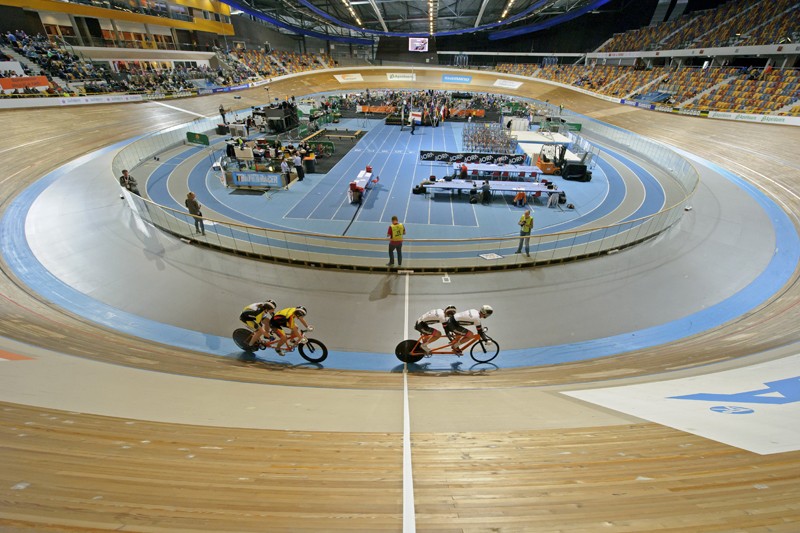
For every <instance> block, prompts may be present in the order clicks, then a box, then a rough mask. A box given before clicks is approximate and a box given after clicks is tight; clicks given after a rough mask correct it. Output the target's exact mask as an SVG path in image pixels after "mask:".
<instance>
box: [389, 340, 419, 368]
mask: <svg viewBox="0 0 800 533" xmlns="http://www.w3.org/2000/svg"><path fill="white" fill-rule="evenodd" d="M416 345H417V341H415V340H414V339H406V340H404V341H402V342H401V343H400V344H398V345H397V346H396V347H395V349H394V355H395V357H397V358H398V359H400V360H401V361H402V362H404V363H416V362H418V361H421V360H422V358H423V357H425V354H417V353H414V347H415V346H416Z"/></svg>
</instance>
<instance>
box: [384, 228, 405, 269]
mask: <svg viewBox="0 0 800 533" xmlns="http://www.w3.org/2000/svg"><path fill="white" fill-rule="evenodd" d="M405 234H406V228H405V227H404V226H403V225H402V224H401V223H400V222H398V221H397V217H392V225H391V226H389V230H388V231H387V232H386V236H387V237H389V262H388V263H386V266H388V267H393V266H394V251H395V250H397V266H401V265H402V264H403V235H405Z"/></svg>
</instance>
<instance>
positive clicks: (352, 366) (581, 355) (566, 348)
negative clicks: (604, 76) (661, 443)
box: [0, 141, 800, 371]
mask: <svg viewBox="0 0 800 533" xmlns="http://www.w3.org/2000/svg"><path fill="white" fill-rule="evenodd" d="M129 142H130V141H125V142H122V143H118V144H116V145H113V146H110V147H106V148H104V149H101V150H99V151H97V152H94V153H91V154H88V155H86V156H83V157H81V158H78V159H76V160H74V161H72V162H70V163H68V164H66V165H64V166H63V167H61V168H59V169H57V170H55V171H53V172H51V173H49V174H47V175H46V176H44V177H43V178H41V179H40V180H38V181H36V182H35V183H34V184H32V185H31V186H29V187H28V188H27V189H25V190H24V191H23V192H22V193H21V194H20V195H18V196H17V197H16V198H15V199H14V200H13V201H12V202H11V204H10V205H9V206H8V208H7V209H6V212H5V213H4V215H3V218H2V219H1V220H0V238H1V239H2V242H3V247H2V253H3V257H4V259H5V261H6V263H7V264H8V265H9V267H10V268H11V269H12V270H13V272H14V273H15V275H17V276H18V277H19V278H20V279H21V280H22V282H23V283H25V284H26V285H27V286H29V287H30V288H31V289H33V290H34V291H36V292H38V293H39V294H42V295H43V296H45V297H46V298H48V299H49V300H51V301H52V302H54V303H55V304H56V305H58V306H60V307H62V308H64V309H66V310H68V311H70V312H72V313H75V314H77V315H79V316H83V317H85V318H86V319H88V320H91V321H94V322H97V323H99V324H102V325H104V326H106V327H109V328H111V329H115V330H118V331H121V332H124V333H127V334H130V335H135V336H138V337H142V338H146V339H149V340H152V341H155V342H159V343H163V344H167V345H172V346H176V347H180V348H183V349H189V350H195V351H201V352H206V353H211V354H215V355H221V356H226V357H236V356H239V355H240V352H239V350H238V349H236V348H235V346H234V345H233V342H232V341H231V340H230V339H228V338H225V337H217V336H213V335H208V334H205V333H202V332H197V331H190V330H186V329H183V328H178V327H175V326H170V325H167V324H162V323H158V322H155V321H152V320H149V319H146V318H142V317H139V316H136V315H132V314H130V313H127V312H124V311H120V310H118V309H115V308H112V307H110V306H108V305H106V304H103V303H101V302H98V301H96V300H94V299H92V298H91V297H89V296H88V295H86V294H83V293H80V292H78V291H76V290H74V289H73V288H71V287H69V286H68V285H66V284H65V283H64V282H62V281H61V280H60V279H57V278H55V277H54V276H53V275H52V274H51V273H50V272H49V271H47V270H46V269H45V268H44V267H43V266H42V265H41V264H40V263H39V262H38V260H37V259H36V257H35V255H34V254H33V253H32V251H31V249H30V247H29V246H28V243H27V240H26V236H25V220H26V218H27V214H28V211H29V209H30V206H31V205H32V204H33V202H34V201H35V199H36V198H37V197H38V196H39V194H41V192H42V191H44V190H45V189H46V188H47V187H48V186H49V185H50V184H52V183H53V182H54V181H55V180H57V179H58V178H59V177H61V176H64V175H66V174H67V173H69V172H73V171H75V170H76V169H79V167H81V166H82V165H83V164H84V163H85V162H88V161H89V160H91V159H92V158H95V157H97V156H98V154H103V153H106V152H108V151H111V150H116V149H118V148H119V147H121V146H124V145H125V144H128V143H129ZM678 151H679V152H681V153H683V155H684V156H685V157H688V158H691V159H694V160H696V161H699V162H702V163H703V164H705V165H706V166H708V167H709V168H712V169H713V170H715V171H716V172H717V173H719V174H721V175H723V176H725V177H726V178H727V179H729V180H730V181H732V182H733V183H735V184H737V185H738V186H739V187H741V188H742V189H743V190H744V191H745V192H746V193H747V194H749V195H750V196H752V197H753V198H754V199H755V200H756V201H757V202H758V204H759V205H760V206H761V207H762V208H763V209H764V210H765V211H766V212H767V215H768V216H769V218H770V220H771V221H772V224H773V227H774V230H775V237H776V245H775V247H776V252H775V255H774V256H773V257H772V259H771V261H770V263H769V264H768V266H767V267H766V268H765V269H764V271H763V272H762V273H761V274H760V275H759V276H758V277H757V278H756V279H755V280H753V282H751V283H750V284H749V285H748V286H747V287H745V288H743V289H742V290H740V291H739V292H737V293H736V294H734V295H731V296H730V297H729V298H727V299H725V300H724V301H722V302H720V303H718V304H716V305H714V306H711V307H709V308H707V309H705V310H703V311H699V312H697V313H694V314H692V315H690V316H687V317H685V318H682V319H679V320H675V321H672V322H669V323H666V324H662V325H659V326H654V327H651V328H646V329H643V330H639V331H634V332H629V333H625V334H622V335H616V336H612V337H607V338H603V339H595V340H591V341H585V342H580V343H572V344H563V345H558V346H549V347H542V348H531V349H520V350H506V351H503V352H502V354H501V356H500V357H499V358H498V360H497V362H498V365H502V367H503V368H513V367H528V366H539V365H550V364H557V363H564V362H569V361H580V360H587V359H594V358H597V357H605V356H612V355H617V354H621V353H625V352H629V351H632V350H637V349H643V348H648V347H652V346H657V345H660V344H665V343H668V342H673V341H676V340H679V339H681V338H684V337H687V336H691V335H695V334H697V333H700V332H702V331H705V330H708V329H712V328H714V327H718V326H720V325H722V324H724V323H725V322H728V321H729V320H732V319H734V318H736V317H738V316H741V315H742V314H744V313H747V312H749V311H751V310H752V309H754V308H755V307H757V306H759V305H761V304H763V303H764V302H765V301H766V300H768V299H769V298H770V297H772V295H773V294H775V293H776V292H777V291H779V290H780V289H781V288H782V287H783V286H784V284H785V283H786V282H788V281H789V280H790V279H791V276H792V274H793V272H794V270H795V267H796V263H797V257H798V256H800V238H799V237H798V234H797V231H796V229H795V227H794V225H793V224H792V221H791V220H790V219H789V217H788V216H787V214H786V213H785V212H783V211H782V210H781V209H780V208H779V207H778V206H777V205H776V204H775V203H774V202H772V201H771V200H770V199H769V198H767V197H766V196H765V195H764V194H763V193H761V191H759V190H758V189H757V188H755V187H754V186H752V185H751V184H750V183H748V182H746V181H745V180H743V179H741V178H739V177H738V176H735V175H734V174H732V173H731V172H729V171H727V170H725V169H722V168H720V167H718V166H716V165H713V164H711V163H708V162H706V161H703V160H701V159H699V158H697V157H696V156H693V155H692V154H689V153H686V152H683V151H680V150H678ZM323 340H324V339H323ZM262 353H263V352H262ZM266 359H268V360H270V361H274V362H280V363H284V364H292V365H294V364H304V362H303V360H302V359H301V358H300V357H299V355H297V354H289V355H288V356H287V357H286V358H280V357H277V356H275V355H274V354H266ZM430 361H431V362H432V363H434V364H432V365H431V366H429V367H427V369H428V370H435V369H444V370H453V369H454V368H456V367H457V365H458V364H459V363H464V365H462V366H464V368H463V369H469V367H470V365H471V361H470V360H469V359H466V360H461V361H460V360H458V359H457V358H455V357H447V356H441V357H439V358H438V359H435V360H434V359H431V360H430ZM323 366H325V367H327V368H338V369H347V370H373V371H397V370H398V368H399V367H400V365H398V364H397V361H396V359H394V357H393V356H392V355H390V354H380V353H360V352H331V354H330V356H329V358H328V360H327V361H326V362H325V364H324V365H323ZM477 368H484V369H485V368H493V365H491V364H490V365H477Z"/></svg>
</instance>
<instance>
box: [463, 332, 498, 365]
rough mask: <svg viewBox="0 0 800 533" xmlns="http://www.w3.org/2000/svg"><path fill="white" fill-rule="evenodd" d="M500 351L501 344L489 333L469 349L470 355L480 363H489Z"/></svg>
mask: <svg viewBox="0 0 800 533" xmlns="http://www.w3.org/2000/svg"><path fill="white" fill-rule="evenodd" d="M499 353H500V345H499V344H497V342H495V340H494V339H493V338H491V337H489V336H488V335H484V336H483V337H482V338H481V340H479V341H478V342H476V343H475V344H473V345H472V348H471V349H470V351H469V355H470V357H472V358H473V359H474V360H475V361H477V362H479V363H488V362H489V361H491V360H492V359H494V358H495V357H497V354H499Z"/></svg>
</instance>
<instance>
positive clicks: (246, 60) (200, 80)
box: [0, 30, 333, 95]
mask: <svg viewBox="0 0 800 533" xmlns="http://www.w3.org/2000/svg"><path fill="white" fill-rule="evenodd" d="M0 44H2V45H5V46H8V47H9V48H10V49H11V50H12V51H13V52H15V53H17V54H19V55H21V56H23V57H25V58H27V59H28V60H29V61H30V62H31V63H33V64H34V65H36V68H35V70H32V69H31V68H29V67H28V65H27V64H26V63H24V62H21V61H20V62H19V64H20V66H21V68H22V70H23V72H22V73H19V72H17V71H12V70H7V71H5V72H3V73H2V74H0V77H16V76H20V75H22V76H44V77H46V78H47V80H48V83H49V85H50V86H49V87H47V88H46V89H42V90H38V89H36V88H32V87H25V88H20V89H16V90H15V91H13V93H12V94H31V95H54V94H58V95H84V94H98V93H175V92H182V91H191V90H196V89H198V88H204V87H224V86H231V85H238V84H242V83H245V82H247V81H248V80H251V79H258V78H272V77H275V76H281V75H283V74H289V73H293V72H303V71H307V70H312V69H318V68H326V67H330V66H332V65H333V60H332V59H331V58H330V57H329V56H327V55H322V56H314V55H311V54H298V53H294V52H285V51H273V52H272V53H270V54H264V53H261V52H239V53H222V52H220V53H219V54H218V55H219V56H220V59H221V62H222V63H223V64H224V67H225V68H223V66H222V65H221V66H219V67H217V68H209V67H207V66H201V67H185V66H177V67H175V68H166V67H163V66H158V63H149V62H129V63H120V64H119V66H118V67H116V68H117V69H118V70H117V71H114V70H112V69H111V68H110V67H105V66H99V65H95V64H93V63H91V62H88V61H82V60H80V58H78V57H77V56H76V55H74V54H71V53H69V52H67V51H66V50H64V49H63V48H62V47H60V46H58V45H56V44H55V43H53V42H52V41H50V40H49V39H48V38H47V37H46V36H44V35H41V34H37V35H35V36H30V35H27V34H26V33H25V32H23V31H20V30H17V31H13V32H11V31H9V32H7V33H5V34H0ZM0 60H5V61H13V60H14V59H13V58H12V57H11V56H10V55H7V54H2V57H0ZM54 79H58V80H63V82H64V83H65V84H67V85H68V86H69V87H70V88H67V87H61V86H59V85H58V84H57V83H56V82H55V81H54Z"/></svg>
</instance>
